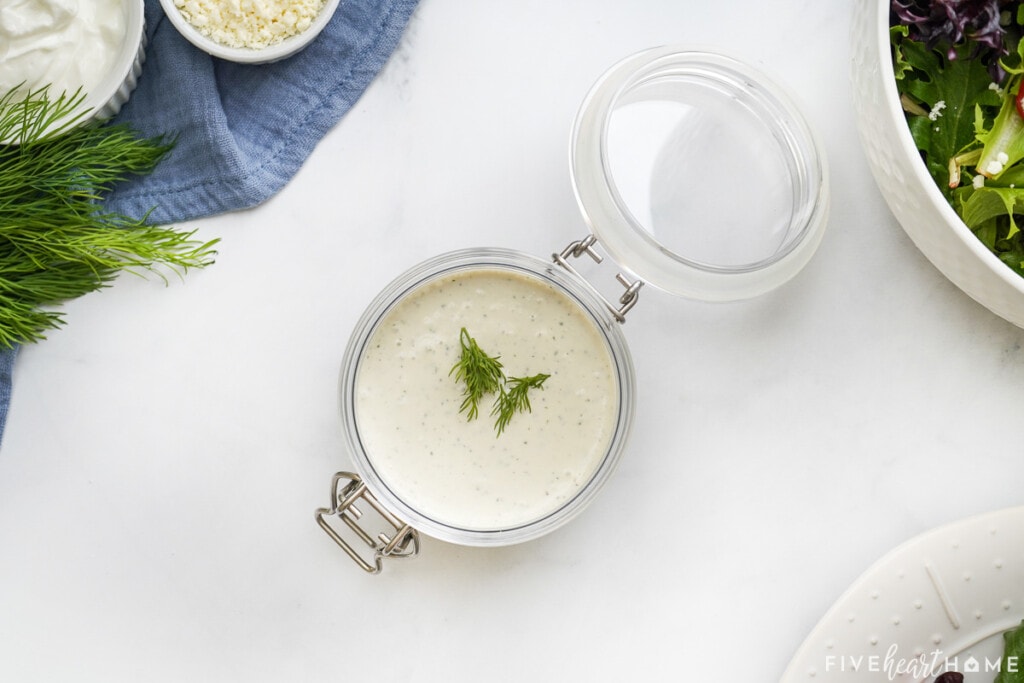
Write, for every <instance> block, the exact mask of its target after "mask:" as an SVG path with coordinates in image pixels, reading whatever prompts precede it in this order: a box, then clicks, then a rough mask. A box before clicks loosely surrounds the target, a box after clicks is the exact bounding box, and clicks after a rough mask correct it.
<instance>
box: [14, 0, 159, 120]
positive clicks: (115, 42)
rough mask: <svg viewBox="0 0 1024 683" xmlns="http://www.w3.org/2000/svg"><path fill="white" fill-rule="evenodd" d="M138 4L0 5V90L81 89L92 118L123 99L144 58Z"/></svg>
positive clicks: (19, 1)
mask: <svg viewBox="0 0 1024 683" xmlns="http://www.w3.org/2000/svg"><path fill="white" fill-rule="evenodd" d="M143 9H144V8H143V0H4V1H3V2H2V3H0V93H7V92H10V91H11V90H12V89H14V88H19V90H23V91H24V92H26V93H27V92H35V91H38V90H39V89H41V88H44V87H47V88H48V93H49V96H50V97H51V99H54V98H56V97H58V96H59V95H61V94H62V93H66V94H67V95H68V96H71V95H73V94H74V93H75V92H76V91H78V90H79V89H81V92H82V93H83V94H84V96H85V97H84V101H83V103H82V109H83V110H89V112H90V113H89V114H88V118H90V119H107V118H110V117H111V116H113V115H114V114H116V113H117V112H118V111H119V110H120V109H121V106H122V105H123V104H124V103H125V102H126V101H128V97H129V96H130V95H131V92H132V90H134V89H135V84H136V82H137V79H138V77H139V74H140V73H141V71H142V62H143V59H144V57H145V18H144V16H143Z"/></svg>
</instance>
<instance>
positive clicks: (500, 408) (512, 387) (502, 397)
mask: <svg viewBox="0 0 1024 683" xmlns="http://www.w3.org/2000/svg"><path fill="white" fill-rule="evenodd" d="M550 376H551V375H545V374H544V373H540V374H537V375H533V376H531V377H509V378H508V382H507V383H506V385H507V386H508V389H506V388H505V387H504V386H503V387H501V390H500V391H499V392H498V400H497V401H495V403H494V408H493V409H492V410H491V416H492V417H497V418H498V419H497V420H496V421H495V423H494V428H495V429H496V430H497V431H498V436H501V433H502V432H503V431H505V427H507V426H508V423H509V422H511V421H512V416H513V415H515V414H516V413H532V412H533V408H532V407H531V406H530V396H529V394H528V393H527V392H529V391H530V389H543V388H544V380H546V379H547V378H548V377H550Z"/></svg>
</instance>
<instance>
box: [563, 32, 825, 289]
mask: <svg viewBox="0 0 1024 683" xmlns="http://www.w3.org/2000/svg"><path fill="white" fill-rule="evenodd" d="M570 152H571V159H570V162H571V173H572V180H573V185H574V189H575V192H576V197H577V200H578V202H579V205H580V208H581V210H582V212H583V215H584V218H585V219H586V221H587V223H588V224H589V227H590V229H591V231H592V232H593V234H594V235H595V236H596V237H597V239H598V241H599V242H600V243H601V244H602V245H603V247H604V248H605V249H606V250H607V251H608V253H609V255H610V256H611V257H612V258H613V259H614V260H615V261H616V262H617V263H618V264H619V265H620V266H621V267H623V268H625V269H628V270H629V271H631V272H632V273H634V274H635V275H636V276H638V277H639V278H640V279H642V280H644V281H646V282H648V283H650V284H652V285H654V286H655V287H658V288H660V289H663V290H666V291H668V292H671V293H673V294H678V295H682V296H688V297H692V298H696V299H702V300H707V301H729V300H735V299H744V298H748V297H752V296H756V295H759V294H762V293H764V292H767V291H769V290H771V289H774V288H775V287H777V286H779V285H781V284H782V283H783V282H785V281H787V280H789V279H790V278H791V277H793V276H794V275H795V274H796V273H797V272H799V271H800V269H801V268H803V266H804V265H805V264H806V263H807V262H808V260H809V259H810V258H811V256H812V255H813V253H814V251H815V250H816V249H817V246H818V244H819V243H820V241H821V238H822V235H823V232H824V229H825V224H826V220H827V214H828V203H829V193H828V172H827V168H826V163H825V159H824V156H823V154H822V151H821V148H820V146H819V145H818V143H817V140H816V139H815V136H814V134H813V132H812V131H811V129H810V127H809V126H808V125H807V123H806V121H805V120H804V118H803V116H802V115H801V114H800V112H799V111H798V109H797V108H796V107H795V106H794V105H793V103H792V102H791V101H790V99H789V98H788V97H787V96H786V95H785V93H783V92H782V91H781V90H780V89H779V88H778V87H777V86H776V85H775V84H773V83H772V82H771V81H770V80H769V79H767V78H766V77H765V76H764V75H762V74H760V73H758V72H757V71H755V70H754V69H752V68H750V67H749V66H746V65H745V64H742V63H741V62H738V61H736V60H734V59H732V58H730V57H726V56H723V55H718V54H714V53H710V52H700V51H687V50H681V49H678V48H674V47H661V48H654V49H651V50H646V51H644V52H641V53H638V54H636V55H633V56H631V57H628V58H627V59H625V60H623V61H621V62H619V63H618V64H616V65H615V66H613V67H612V68H611V69H609V70H608V71H607V72H606V73H605V74H604V75H603V76H602V77H601V78H600V79H599V80H598V81H597V82H596V83H595V84H594V86H593V87H592V88H591V90H590V92H589V93H588V95H587V97H586V98H585V100H584V102H583V104H582V106H581V108H580V111H579V114H578V116H577V118H576V121H575V125H574V127H573V133H572V144H571V150H570Z"/></svg>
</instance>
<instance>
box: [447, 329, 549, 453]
mask: <svg viewBox="0 0 1024 683" xmlns="http://www.w3.org/2000/svg"><path fill="white" fill-rule="evenodd" d="M459 345H460V346H461V348H462V352H461V355H460V357H459V361H458V362H457V363H456V364H455V365H454V366H452V369H451V370H450V371H449V372H448V375H449V376H451V375H455V381H456V382H463V383H464V384H465V387H463V390H462V395H463V397H464V398H463V401H462V405H461V406H460V407H459V412H460V413H466V420H467V421H468V420H475V419H476V418H477V416H478V415H479V414H480V401H481V400H482V399H483V397H484V396H487V395H488V394H497V398H496V399H495V401H494V407H493V408H492V409H491V416H492V417H496V418H497V421H496V422H495V423H494V428H495V430H496V431H497V433H498V434H497V435H498V436H501V433H502V432H504V431H505V427H507V426H508V423H509V422H510V421H511V420H512V416H513V415H515V414H516V413H522V412H533V409H532V408H531V406H530V397H529V395H528V393H527V392H529V390H530V389H541V388H543V384H544V380H546V379H547V378H548V377H550V375H545V374H543V373H540V374H537V375H533V376H532V377H507V378H506V377H505V372H504V370H503V369H502V365H501V361H499V360H498V359H499V358H501V356H493V357H492V356H489V355H487V353H486V352H485V351H484V350H483V349H481V348H480V346H479V345H478V344H477V343H476V339H474V338H473V337H471V336H470V335H469V332H467V331H466V328H465V327H463V328H462V331H461V332H459Z"/></svg>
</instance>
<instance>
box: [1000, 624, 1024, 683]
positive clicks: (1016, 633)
mask: <svg viewBox="0 0 1024 683" xmlns="http://www.w3.org/2000/svg"><path fill="white" fill-rule="evenodd" d="M994 683H1024V622H1022V623H1021V625H1020V626H1018V627H1017V628H1015V629H1012V630H1010V631H1007V632H1006V633H1004V634H1003V659H1002V661H1001V663H1000V666H999V675H997V676H996V679H995V682H994Z"/></svg>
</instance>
